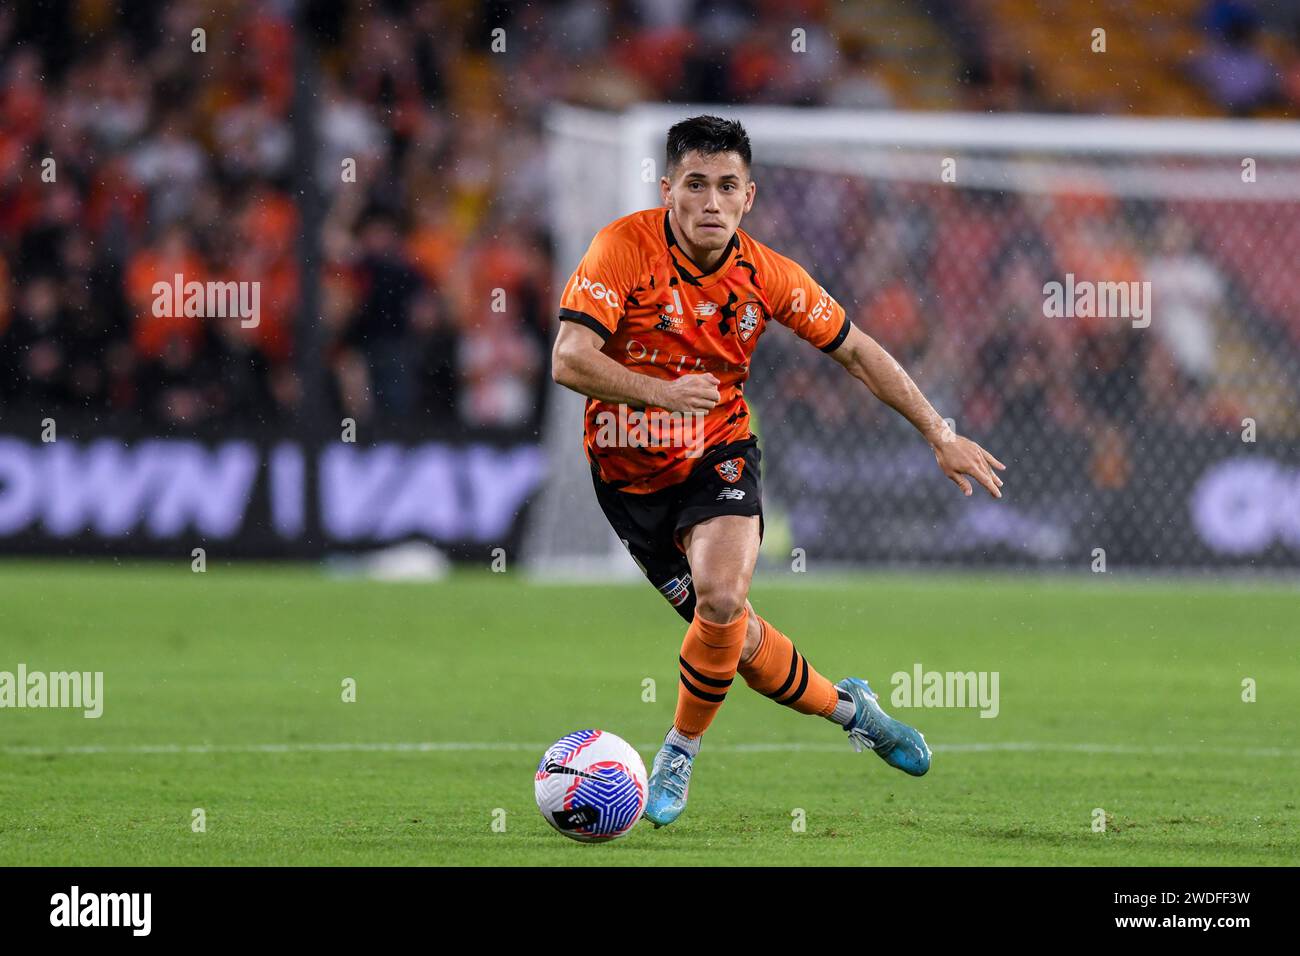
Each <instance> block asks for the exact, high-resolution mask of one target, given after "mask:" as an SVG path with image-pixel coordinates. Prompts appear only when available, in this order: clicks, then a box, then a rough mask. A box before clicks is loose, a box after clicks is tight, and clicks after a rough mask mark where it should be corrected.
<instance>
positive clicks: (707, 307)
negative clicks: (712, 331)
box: [695, 302, 718, 318]
mask: <svg viewBox="0 0 1300 956" xmlns="http://www.w3.org/2000/svg"><path fill="white" fill-rule="evenodd" d="M717 311H718V303H716V302H697V303H696V304H695V314H696V315H702V316H704V317H706V318H707V317H708V316H710V315H713V314H715V313H716V312H717Z"/></svg>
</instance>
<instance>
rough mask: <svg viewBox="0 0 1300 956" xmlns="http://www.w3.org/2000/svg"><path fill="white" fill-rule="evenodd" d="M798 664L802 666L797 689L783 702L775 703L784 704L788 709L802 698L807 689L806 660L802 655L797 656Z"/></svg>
mask: <svg viewBox="0 0 1300 956" xmlns="http://www.w3.org/2000/svg"><path fill="white" fill-rule="evenodd" d="M799 663H800V664H801V665H802V670H803V677H801V678H800V679H799V689H798V690H796V691H795V692H794V693H793V694H791V695H790V696H789V697H787V698H786V699H785V700H779V701H777V703H778V704H785V705H786V706H787V707H789V706H790V705H791V704H793V703H794V702H795V701H796V700H798V699H799V698H800V697H802V696H803V692H804V691H806V690H807V689H808V660H807V658H805V657H804V656H803V655H802V654H800V655H799Z"/></svg>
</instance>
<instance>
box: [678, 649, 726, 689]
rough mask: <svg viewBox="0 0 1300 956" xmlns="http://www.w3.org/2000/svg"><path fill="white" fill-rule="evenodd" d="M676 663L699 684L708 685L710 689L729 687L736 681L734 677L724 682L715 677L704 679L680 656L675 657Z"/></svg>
mask: <svg viewBox="0 0 1300 956" xmlns="http://www.w3.org/2000/svg"><path fill="white" fill-rule="evenodd" d="M677 662H678V663H679V664H681V665H682V667H684V668H686V673H688V674H690V675H691V676H692V677H694V678H695V679H696V680H697V681H699V682H700V683H701V684H708V685H709V686H710V687H730V686H731V682H732V681H733V680H735V679H736V678H734V677H728V678H727V679H726V680H718V679H717V678H716V677H705V676H704V675H703V674H701V673H700V672H699V671H697V670H696V669H695V668H694V667H692V666H691V665H690V662H689V661H687V660H686V658H684V657H682V656H681V655H680V654H679V655H678V656H677Z"/></svg>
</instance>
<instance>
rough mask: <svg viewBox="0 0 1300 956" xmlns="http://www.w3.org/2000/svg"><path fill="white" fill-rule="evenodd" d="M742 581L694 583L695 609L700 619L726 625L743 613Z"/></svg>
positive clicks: (744, 588)
mask: <svg viewBox="0 0 1300 956" xmlns="http://www.w3.org/2000/svg"><path fill="white" fill-rule="evenodd" d="M747 590H748V589H747V588H746V587H745V584H744V582H743V581H739V580H737V581H710V582H700V581H697V582H696V586H695V609H696V611H697V612H698V613H699V615H700V617H702V618H704V619H705V620H706V621H713V622H714V623H716V624H727V623H730V622H731V621H734V620H735V619H736V618H738V617H740V615H742V614H744V613H745V604H746V593H745V592H746V591H747Z"/></svg>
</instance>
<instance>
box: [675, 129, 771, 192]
mask: <svg viewBox="0 0 1300 956" xmlns="http://www.w3.org/2000/svg"><path fill="white" fill-rule="evenodd" d="M692 150H695V151H696V152H698V153H700V154H701V155H702V156H713V155H716V154H717V153H739V154H740V158H741V159H742V160H744V162H745V171H746V172H748V171H749V164H750V161H751V158H752V157H751V153H750V149H749V134H748V133H746V132H745V127H743V126H741V125H740V122H739V121H738V120H725V119H723V118H722V117H720V116H692V117H691V118H690V119H684V120H682V121H681V122H680V123H677V124H676V125H674V126H673V128H672V129H670V130H669V131H668V169H667V174H668V178H669V179H672V178H673V176H674V175H675V174H676V172H677V166H678V164H680V163H681V161H682V158H683V157H684V156H685V155H686V154H687V153H689V152H691V151H692Z"/></svg>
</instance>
